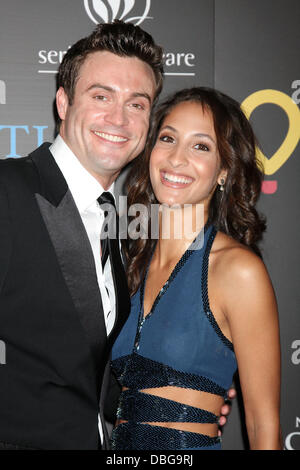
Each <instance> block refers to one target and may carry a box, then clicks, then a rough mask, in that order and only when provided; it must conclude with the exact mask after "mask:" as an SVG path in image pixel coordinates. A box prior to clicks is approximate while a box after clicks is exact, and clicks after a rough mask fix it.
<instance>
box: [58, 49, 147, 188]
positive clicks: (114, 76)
mask: <svg viewBox="0 0 300 470" xmlns="http://www.w3.org/2000/svg"><path fill="white" fill-rule="evenodd" d="M155 89H156V84H155V77H154V73H153V71H152V69H151V67H150V66H149V65H148V64H146V63H145V62H143V61H141V60H140V59H137V58H136V57H119V56H117V55H115V54H112V53H111V52H107V51H100V52H94V53H91V54H89V55H88V56H87V58H86V59H85V61H84V63H83V64H82V66H81V68H80V70H79V75H78V80H77V83H76V86H75V94H74V100H73V103H72V105H70V104H69V100H68V97H67V95H66V93H65V91H64V89H63V88H60V89H59V90H58V92H57V109H58V114H59V116H60V118H61V120H62V124H61V128H60V134H61V136H62V137H63V139H64V140H65V142H66V144H67V145H68V146H69V147H70V149H71V150H72V151H73V153H74V154H75V155H76V157H77V158H78V160H79V161H80V162H81V164H82V165H83V166H84V167H85V168H86V169H87V170H88V171H89V172H90V173H91V174H92V175H93V176H94V177H95V178H97V179H98V181H99V182H100V183H101V184H102V186H103V187H104V188H105V189H106V188H108V187H109V186H110V185H111V184H112V182H113V181H114V180H115V178H116V177H117V176H118V174H119V172H120V171H121V169H122V168H123V167H124V166H125V165H126V164H127V163H129V162H130V161H131V160H133V159H134V158H135V157H137V156H138V155H139V153H140V152H141V151H142V150H143V148H144V146H145V140H146V137H147V131H148V127H149V117H150V111H151V106H152V103H153V99H154V95H155Z"/></svg>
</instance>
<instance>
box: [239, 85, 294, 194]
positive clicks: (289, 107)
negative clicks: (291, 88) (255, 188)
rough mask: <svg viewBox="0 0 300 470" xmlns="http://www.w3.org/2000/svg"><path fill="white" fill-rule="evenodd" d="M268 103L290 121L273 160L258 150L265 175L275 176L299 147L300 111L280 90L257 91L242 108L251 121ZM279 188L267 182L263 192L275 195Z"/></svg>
mask: <svg viewBox="0 0 300 470" xmlns="http://www.w3.org/2000/svg"><path fill="white" fill-rule="evenodd" d="M266 103H271V104H275V105H277V106H279V107H280V108H281V109H283V111H284V112H285V113H286V114H287V117H288V120H289V130H288V132H287V135H286V137H285V139H284V141H283V142H282V144H281V145H280V147H279V149H278V150H277V151H276V152H275V153H274V155H273V156H272V157H271V158H267V157H266V156H265V155H264V154H263V152H262V151H261V150H260V149H259V148H258V149H257V155H258V158H259V160H260V161H261V162H262V164H263V167H264V171H265V174H266V175H273V174H274V173H276V172H277V171H278V170H279V169H280V167H281V166H282V165H283V164H284V163H285V162H286V161H287V160H288V158H289V157H290V156H291V155H292V153H293V152H294V150H295V148H296V146H297V145H298V142H299V138H300V110H299V108H298V106H297V105H296V103H295V101H294V100H293V99H292V98H291V97H290V96H288V95H287V94H285V93H282V92H281V91H278V90H260V91H256V92H255V93H253V94H252V95H250V96H248V98H246V99H245V100H244V101H243V103H242V107H243V109H244V111H245V114H246V116H247V117H248V119H249V118H250V116H251V114H252V112H253V111H254V110H255V109H256V108H257V107H258V106H261V105H263V104H266ZM277 187H278V184H277V181H276V180H266V181H264V183H263V187H262V191H263V192H264V193H266V194H273V193H275V192H276V191H277Z"/></svg>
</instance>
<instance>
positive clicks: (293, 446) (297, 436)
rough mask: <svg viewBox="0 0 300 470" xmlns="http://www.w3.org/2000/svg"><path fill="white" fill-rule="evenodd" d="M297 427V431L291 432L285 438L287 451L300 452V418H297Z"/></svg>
mask: <svg viewBox="0 0 300 470" xmlns="http://www.w3.org/2000/svg"><path fill="white" fill-rule="evenodd" d="M295 427H296V429H297V431H294V432H291V433H290V434H288V435H287V436H286V438H285V448H286V450H300V432H299V431H300V429H299V428H300V418H298V417H296V423H295Z"/></svg>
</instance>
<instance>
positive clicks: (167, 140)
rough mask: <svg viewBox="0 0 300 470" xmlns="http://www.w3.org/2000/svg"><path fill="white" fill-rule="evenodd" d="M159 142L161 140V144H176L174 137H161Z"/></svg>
mask: <svg viewBox="0 0 300 470" xmlns="http://www.w3.org/2000/svg"><path fill="white" fill-rule="evenodd" d="M159 140H160V141H161V142H168V143H172V142H174V139H173V137H170V136H169V135H161V136H160V138H159Z"/></svg>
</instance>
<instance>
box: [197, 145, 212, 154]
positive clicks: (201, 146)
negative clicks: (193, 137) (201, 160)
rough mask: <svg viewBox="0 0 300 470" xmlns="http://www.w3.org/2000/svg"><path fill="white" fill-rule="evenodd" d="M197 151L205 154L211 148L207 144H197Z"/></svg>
mask: <svg viewBox="0 0 300 470" xmlns="http://www.w3.org/2000/svg"><path fill="white" fill-rule="evenodd" d="M195 149H196V150H203V151H205V152H209V148H208V147H207V145H205V144H196V145H195Z"/></svg>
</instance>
